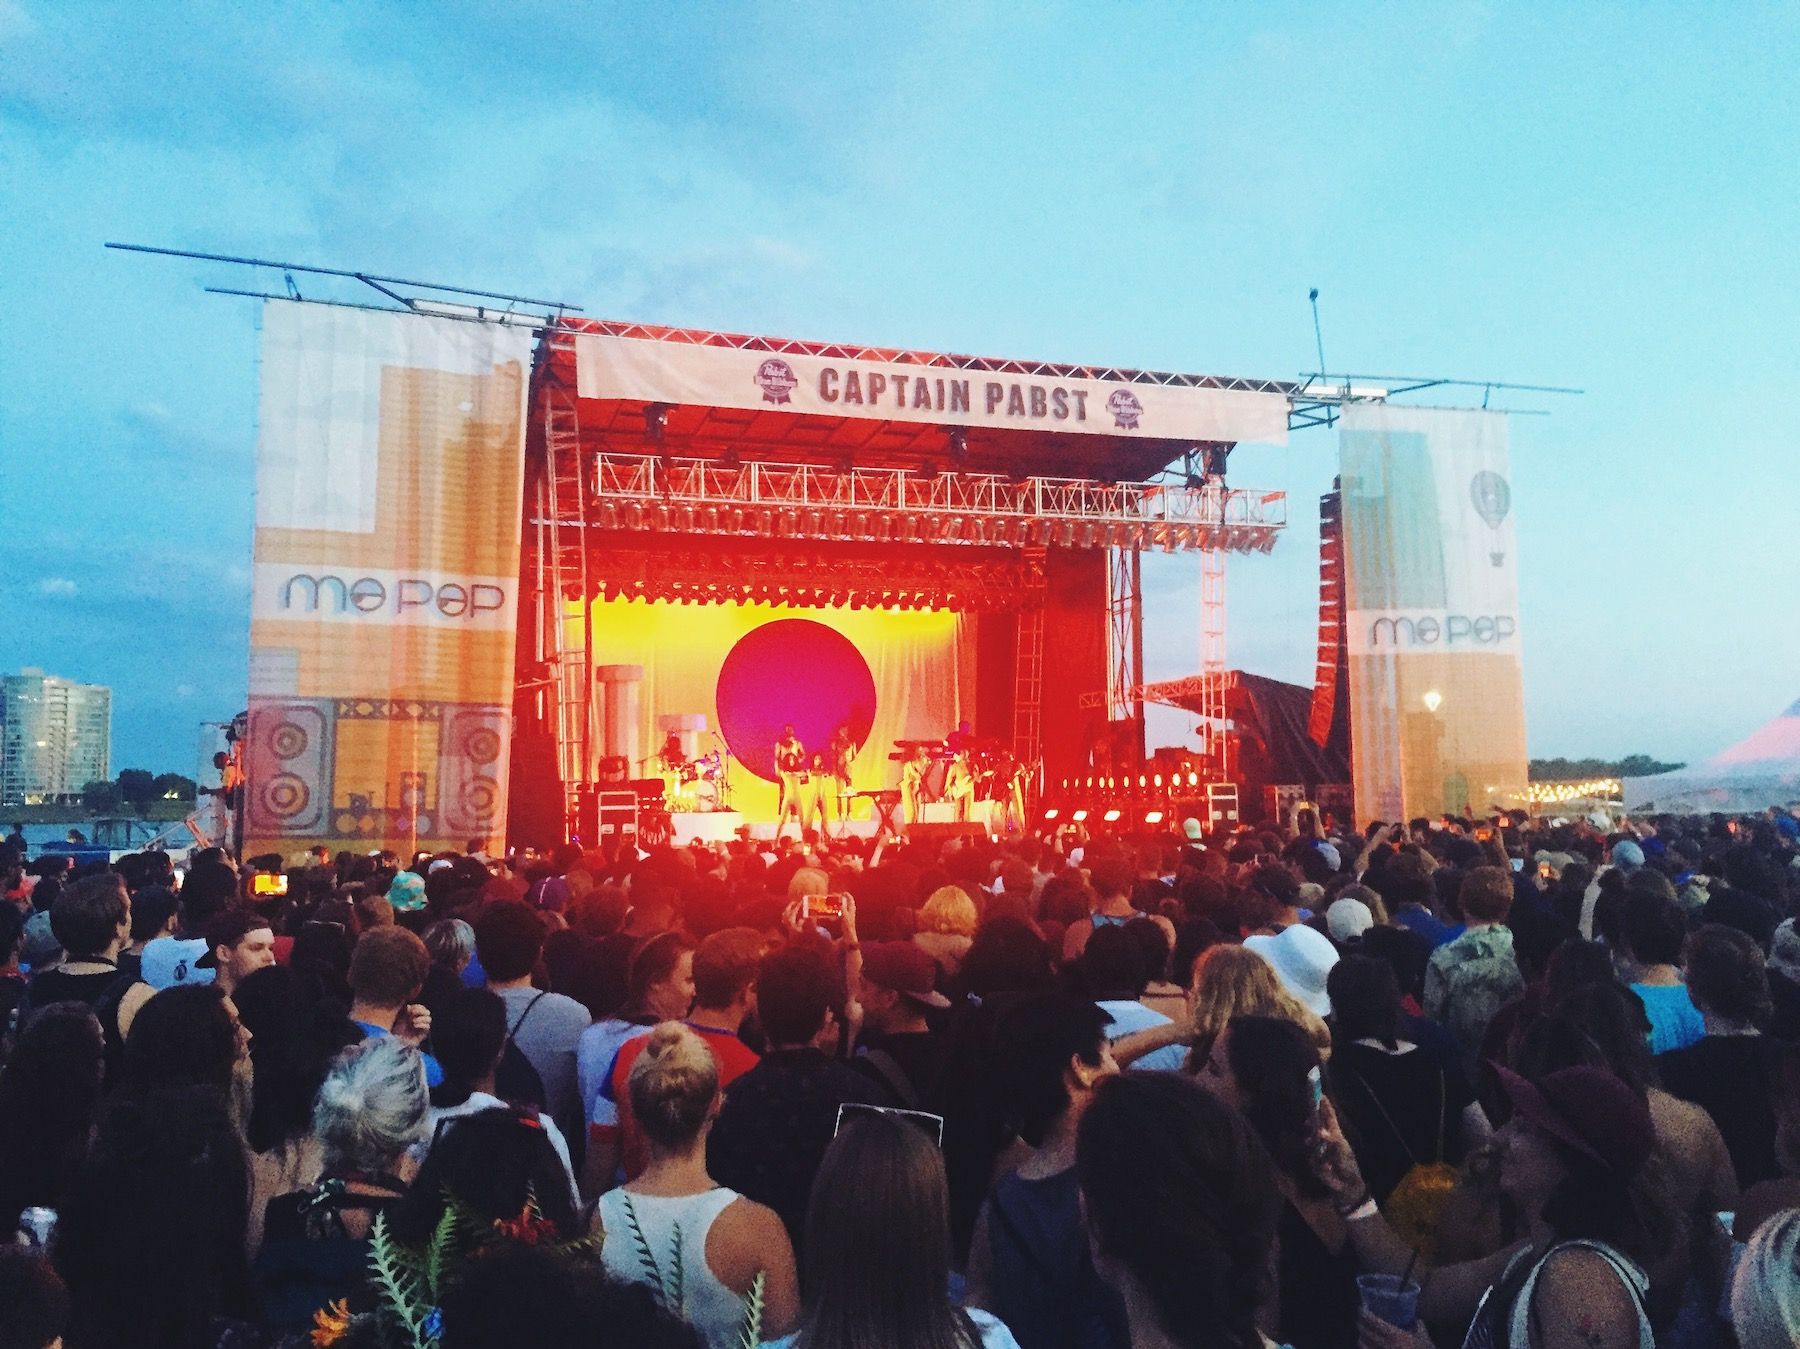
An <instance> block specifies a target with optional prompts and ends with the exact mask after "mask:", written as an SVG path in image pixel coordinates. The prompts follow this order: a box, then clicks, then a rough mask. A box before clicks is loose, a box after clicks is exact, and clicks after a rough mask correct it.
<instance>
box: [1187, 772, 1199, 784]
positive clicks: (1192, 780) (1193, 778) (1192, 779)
mask: <svg viewBox="0 0 1800 1349" xmlns="http://www.w3.org/2000/svg"><path fill="white" fill-rule="evenodd" d="M1199 785H1200V775H1199V774H1198V773H1189V774H1188V786H1190V787H1198V786H1199Z"/></svg>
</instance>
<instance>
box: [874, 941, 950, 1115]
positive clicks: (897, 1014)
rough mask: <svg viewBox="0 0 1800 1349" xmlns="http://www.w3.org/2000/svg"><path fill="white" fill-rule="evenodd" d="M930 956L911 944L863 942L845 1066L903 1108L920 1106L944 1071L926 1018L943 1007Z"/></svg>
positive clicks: (940, 1048)
mask: <svg viewBox="0 0 1800 1349" xmlns="http://www.w3.org/2000/svg"><path fill="white" fill-rule="evenodd" d="M936 973H937V972H936V969H935V967H934V966H933V964H932V961H931V957H930V956H929V955H927V954H926V953H925V952H924V951H923V950H921V949H920V948H919V947H918V946H916V945H915V944H913V943H912V942H867V943H865V944H863V946H862V973H861V979H860V983H859V989H858V993H857V1001H858V1002H859V1003H860V1004H861V1005H862V1010H863V1023H862V1032H861V1034H860V1035H859V1036H858V1037H857V1044H856V1054H855V1057H854V1058H853V1059H852V1060H851V1063H852V1064H853V1065H854V1066H855V1067H857V1068H859V1069H861V1070H863V1071H865V1072H867V1073H869V1074H870V1075H871V1076H873V1077H874V1078H875V1079H876V1081H878V1082H879V1083H881V1085H882V1086H884V1087H885V1088H887V1090H888V1093H889V1094H890V1095H891V1096H892V1097H893V1098H894V1101H895V1102H896V1103H897V1104H899V1105H901V1106H904V1107H905V1108H906V1109H908V1110H919V1109H923V1108H925V1106H926V1104H927V1103H928V1102H930V1101H931V1100H932V1099H933V1098H934V1096H935V1093H936V1090H937V1084H938V1078H939V1076H940V1075H941V1074H942V1072H943V1069H944V1054H945V1049H946V1045H945V1041H944V1038H943V1037H942V1036H940V1035H938V1034H936V1033H935V1032H934V1031H933V1030H932V1028H931V1025H930V1022H929V1020H928V1018H927V1015H926V1014H927V1013H928V1012H931V1011H938V1012H942V1011H945V1010H947V1009H948V1008H949V1006H950V999H948V998H946V997H945V996H944V995H943V994H942V993H939V992H938V991H937V990H936V988H935V987H934V986H933V984H934V980H935V978H936Z"/></svg>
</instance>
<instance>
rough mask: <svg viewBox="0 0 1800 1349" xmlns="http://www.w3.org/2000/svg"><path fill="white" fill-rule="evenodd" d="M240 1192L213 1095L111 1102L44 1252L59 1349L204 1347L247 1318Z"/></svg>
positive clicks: (148, 1094) (220, 1106)
mask: <svg viewBox="0 0 1800 1349" xmlns="http://www.w3.org/2000/svg"><path fill="white" fill-rule="evenodd" d="M153 1001H154V1000H153ZM214 1005H215V1007H217V1006H218V1005H219V1004H216V1003H215V1004H214ZM145 1014H146V1015H153V1013H152V1011H151V1008H150V1007H149V1006H146V1008H145ZM134 1031H135V1032H137V1033H140V1034H141V1033H142V1031H143V1025H142V1018H140V1024H139V1025H138V1026H137V1027H135V1028H134ZM248 1193H249V1181H248V1177H247V1175H246V1171H245V1162H244V1148H243V1142H242V1136H241V1135H240V1134H239V1133H238V1130H237V1126H236V1124H235V1123H234V1122H233V1121H232V1118H231V1112H230V1109H229V1106H228V1104H227V1099H226V1093H225V1091H224V1090H223V1089H222V1088H220V1087H219V1086H217V1085H214V1084H189V1085H181V1086H170V1087H160V1088H153V1089H151V1090H148V1091H143V1092H139V1091H136V1090H133V1089H131V1088H129V1087H128V1088H127V1089H125V1090H123V1091H121V1092H119V1093H118V1094H117V1095H116V1096H115V1098H114V1099H113V1100H112V1101H111V1102H110V1103H109V1104H108V1105H107V1108H106V1110H105V1112H104V1113H103V1115H102V1116H101V1119H100V1126H99V1129H98V1131H97V1133H96V1135H95V1139H94V1149H93V1155H92V1158H91V1159H90V1160H89V1162H88V1164H87V1166H86V1167H84V1168H83V1169H82V1171H81V1173H80V1174H79V1175H78V1176H77V1177H76V1178H75V1180H74V1182H73V1183H72V1184H71V1186H70V1188H69V1192H68V1193H67V1195H65V1196H64V1199H63V1202H62V1204H61V1206H60V1209H59V1221H58V1223H57V1228H56V1237H55V1240H54V1241H53V1243H52V1257H53V1259H54V1260H55V1262H56V1268H57V1272H58V1273H59V1274H60V1275H61V1276H62V1278H63V1281H64V1282H65V1283H66V1284H67V1285H68V1289H69V1298H70V1318H69V1333H68V1335H67V1336H66V1337H65V1339H64V1343H65V1345H66V1346H67V1349H117V1346H120V1345H132V1346H144V1347H145V1349H192V1346H195V1345H202V1344H212V1343H213V1342H214V1339H215V1337H216V1335H217V1333H218V1329H219V1325H218V1323H219V1321H220V1319H221V1318H224V1319H226V1320H228V1321H240V1322H241V1321H246V1320H248V1319H249V1318H250V1317H251V1316H252V1315H253V1314H254V1311H255V1307H254V1303H253V1300H252V1297H251V1288H250V1279H249V1270H248V1265H247V1261H246V1256H245V1245H244V1237H245V1231H246V1220H247V1213H246V1202H247V1196H248Z"/></svg>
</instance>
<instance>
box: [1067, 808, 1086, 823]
mask: <svg viewBox="0 0 1800 1349" xmlns="http://www.w3.org/2000/svg"><path fill="white" fill-rule="evenodd" d="M1069 818H1070V819H1071V820H1073V821H1075V823H1076V824H1080V823H1081V822H1082V821H1083V820H1085V819H1087V812H1086V811H1085V810H1078V811H1076V812H1075V813H1074V814H1073V815H1071V816H1069Z"/></svg>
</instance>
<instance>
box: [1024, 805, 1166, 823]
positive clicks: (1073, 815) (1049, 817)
mask: <svg viewBox="0 0 1800 1349" xmlns="http://www.w3.org/2000/svg"><path fill="white" fill-rule="evenodd" d="M1093 814H1094V812H1093V811H1091V810H1071V811H1070V812H1069V821H1070V822H1071V823H1072V824H1085V823H1087V821H1088V820H1089V819H1090V818H1091V817H1092V816H1093ZM1124 816H1125V812H1124V811H1122V810H1120V809H1119V808H1118V807H1116V806H1114V807H1111V808H1109V809H1107V810H1104V811H1101V812H1100V819H1101V820H1102V821H1103V822H1105V823H1106V824H1117V823H1118V822H1119V821H1120V820H1121V819H1123V818H1124ZM1043 818H1044V820H1045V821H1046V822H1047V823H1050V824H1054V823H1056V821H1058V820H1060V819H1061V818H1062V811H1061V810H1059V809H1058V808H1057V807H1055V806H1051V807H1049V808H1048V809H1046V810H1045V811H1044V812H1043ZM1163 818H1164V816H1163V812H1162V811H1160V810H1147V811H1145V812H1144V823H1145V824H1161V823H1162V822H1163Z"/></svg>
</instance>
